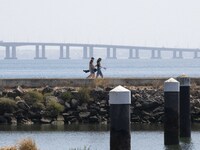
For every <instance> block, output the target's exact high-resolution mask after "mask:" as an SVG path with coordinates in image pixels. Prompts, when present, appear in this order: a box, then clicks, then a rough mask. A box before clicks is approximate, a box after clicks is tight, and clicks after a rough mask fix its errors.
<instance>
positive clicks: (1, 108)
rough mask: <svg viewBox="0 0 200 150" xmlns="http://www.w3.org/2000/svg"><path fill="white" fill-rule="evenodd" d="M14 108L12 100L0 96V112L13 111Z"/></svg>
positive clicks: (14, 104)
mask: <svg viewBox="0 0 200 150" xmlns="http://www.w3.org/2000/svg"><path fill="white" fill-rule="evenodd" d="M16 108H17V105H16V103H15V101H14V100H12V99H10V98H5V97H2V98H0V114H3V113H13V112H14V111H15V110H16Z"/></svg>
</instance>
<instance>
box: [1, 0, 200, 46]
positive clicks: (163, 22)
mask: <svg viewBox="0 0 200 150" xmlns="http://www.w3.org/2000/svg"><path fill="white" fill-rule="evenodd" d="M0 40H3V41H25V42H74V43H99V44H122V45H142V46H165V47H190V48H193V47H194V48H197V47H198V48H200V0H0Z"/></svg>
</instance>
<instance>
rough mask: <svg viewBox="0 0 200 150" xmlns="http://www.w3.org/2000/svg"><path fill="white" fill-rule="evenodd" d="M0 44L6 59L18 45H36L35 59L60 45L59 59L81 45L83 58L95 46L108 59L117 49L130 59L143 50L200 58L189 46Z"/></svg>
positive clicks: (158, 55)
mask: <svg viewBox="0 0 200 150" xmlns="http://www.w3.org/2000/svg"><path fill="white" fill-rule="evenodd" d="M0 46H1V47H4V49H5V59H17V47H24V46H31V47H35V57H34V59H46V52H47V50H48V49H46V47H47V46H48V47H49V46H50V47H55V46H57V47H59V50H60V57H59V59H70V54H71V53H70V51H71V50H70V49H71V48H73V47H80V48H81V49H82V54H83V59H88V58H90V57H92V56H93V55H94V49H95V48H103V49H105V51H106V56H107V57H106V58H107V59H117V57H118V56H117V51H120V50H127V51H128V53H129V57H127V58H129V59H139V58H141V57H140V54H141V53H142V51H143V52H144V51H145V52H150V55H149V58H150V59H162V58H163V55H162V53H163V52H167V53H171V54H172V58H174V59H177V58H184V53H185V52H187V53H188V52H189V53H191V54H192V55H193V58H200V56H199V53H200V49H191V48H190V49H189V48H165V47H142V46H121V45H104V44H74V43H28V42H0Z"/></svg>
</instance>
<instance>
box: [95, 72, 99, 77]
mask: <svg viewBox="0 0 200 150" xmlns="http://www.w3.org/2000/svg"><path fill="white" fill-rule="evenodd" d="M98 76H99V70H97V75H96V78H98Z"/></svg>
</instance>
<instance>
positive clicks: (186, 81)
mask: <svg viewBox="0 0 200 150" xmlns="http://www.w3.org/2000/svg"><path fill="white" fill-rule="evenodd" d="M177 80H178V81H179V82H180V86H190V78H189V77H188V76H187V75H185V74H183V75H181V76H179V77H177Z"/></svg>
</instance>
